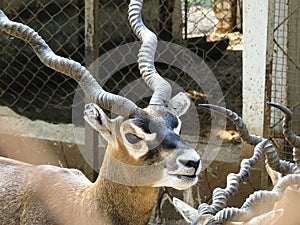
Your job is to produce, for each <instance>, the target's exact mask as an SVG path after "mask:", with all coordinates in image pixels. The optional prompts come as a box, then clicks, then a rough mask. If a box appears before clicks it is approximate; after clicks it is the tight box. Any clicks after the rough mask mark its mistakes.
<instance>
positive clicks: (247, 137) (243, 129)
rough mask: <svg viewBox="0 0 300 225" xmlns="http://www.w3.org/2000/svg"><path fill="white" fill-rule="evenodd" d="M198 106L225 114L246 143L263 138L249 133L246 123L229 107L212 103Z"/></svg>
mask: <svg viewBox="0 0 300 225" xmlns="http://www.w3.org/2000/svg"><path fill="white" fill-rule="evenodd" d="M199 106H201V107H203V108H206V109H209V108H210V109H211V110H213V111H215V112H218V113H220V114H223V115H226V116H227V117H228V118H229V119H230V120H231V121H232V122H233V123H234V125H235V126H236V128H237V131H238V133H239V135H240V137H241V138H242V140H243V141H245V142H246V143H248V144H250V145H257V144H258V143H259V142H261V141H262V140H263V138H262V137H260V136H256V135H252V134H249V131H248V129H247V126H246V124H245V123H244V121H243V120H242V118H241V117H239V116H238V114H236V113H235V112H233V111H231V110H229V109H226V108H224V107H221V106H217V105H212V104H199Z"/></svg>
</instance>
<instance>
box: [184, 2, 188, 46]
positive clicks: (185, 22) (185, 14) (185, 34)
mask: <svg viewBox="0 0 300 225" xmlns="http://www.w3.org/2000/svg"><path fill="white" fill-rule="evenodd" d="M187 14H188V0H185V1H184V39H185V40H187V26H188V16H187Z"/></svg>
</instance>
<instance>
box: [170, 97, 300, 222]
mask: <svg viewBox="0 0 300 225" xmlns="http://www.w3.org/2000/svg"><path fill="white" fill-rule="evenodd" d="M268 104H269V105H271V106H274V107H276V108H278V109H280V110H282V111H283V112H284V114H285V118H284V123H283V133H284V136H285V138H286V140H287V141H288V142H289V143H290V144H291V145H292V146H293V147H294V149H293V155H294V161H295V163H291V162H288V161H284V160H280V159H279V156H278V154H277V152H276V150H275V148H274V147H273V145H272V144H271V143H270V142H269V141H268V140H267V139H264V138H262V137H258V136H255V135H250V134H249V132H248V130H247V128H246V125H245V123H244V122H243V121H242V119H241V118H240V117H239V116H238V115H237V114H236V113H234V112H232V111H230V110H228V109H225V108H222V107H219V106H214V105H202V106H203V107H210V108H211V109H212V110H215V111H217V112H220V113H222V114H226V115H227V116H228V117H229V118H230V119H231V120H232V121H233V122H234V123H235V125H236V127H237V130H238V132H239V134H240V136H241V138H242V140H243V141H245V142H247V143H249V144H252V145H256V146H255V148H254V153H253V156H252V157H251V158H249V159H244V160H242V161H241V169H240V171H239V173H237V174H233V173H232V174H229V175H228V176H227V186H226V188H224V189H221V188H216V189H215V190H214V191H213V196H212V204H211V205H208V204H206V203H202V204H200V206H199V208H198V210H196V209H194V208H192V207H191V206H189V205H188V204H186V203H185V202H183V201H181V200H179V199H177V198H174V199H173V204H174V206H175V207H176V208H177V209H178V210H179V212H180V213H181V215H182V216H183V217H184V218H185V219H186V221H187V222H189V223H192V225H217V224H231V225H238V224H241V225H242V224H243V225H269V224H274V225H297V224H299V221H300V215H299V212H298V211H299V210H298V207H299V204H300V174H299V173H300V169H299V167H298V165H299V161H300V160H299V149H300V137H299V136H297V135H296V134H295V133H294V132H293V131H292V130H291V127H290V122H291V119H292V112H291V111H290V110H289V109H288V108H286V107H284V106H282V105H279V104H276V103H268ZM262 152H264V153H265V158H266V167H267V172H268V174H269V175H270V177H271V179H272V181H273V184H274V187H273V189H272V190H271V191H267V190H260V191H257V192H254V193H253V194H251V195H250V196H249V197H248V198H247V199H246V201H245V202H244V203H243V205H242V207H241V208H230V207H226V206H227V199H228V198H229V197H232V196H233V195H234V194H235V193H236V192H237V191H238V187H239V183H240V182H241V181H243V180H245V179H246V178H247V177H248V176H249V173H250V168H251V167H252V166H253V165H255V164H256V163H257V162H258V160H259V159H260V158H261V156H262Z"/></svg>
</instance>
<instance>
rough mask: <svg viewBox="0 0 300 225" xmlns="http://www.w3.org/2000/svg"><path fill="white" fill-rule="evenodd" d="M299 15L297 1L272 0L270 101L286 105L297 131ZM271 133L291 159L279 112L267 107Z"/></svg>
mask: <svg viewBox="0 0 300 225" xmlns="http://www.w3.org/2000/svg"><path fill="white" fill-rule="evenodd" d="M299 18H300V3H299V1H293V0H289V1H281V0H275V1H274V30H273V65H272V91H271V99H272V101H274V102H278V103H281V104H283V105H286V106H288V107H289V108H290V109H291V110H292V111H293V113H294V119H293V121H292V125H293V130H294V131H295V132H296V133H298V134H299V132H300V129H299V128H300V127H299V124H300V121H299V120H300V113H299V107H298V106H299V103H300V101H299V95H300V80H299V75H298V73H299V67H300V60H299V59H300V57H299V53H297V52H298V47H297V44H295V43H297V41H299V32H300V30H299V26H297V21H298V22H299ZM270 119H271V133H272V138H273V141H274V143H275V144H276V145H277V146H278V149H281V151H280V154H281V156H282V157H283V158H285V159H289V160H292V148H291V147H290V146H289V145H288V144H287V143H286V141H285V140H284V138H283V136H282V128H281V125H282V119H283V114H282V113H281V112H280V111H278V110H275V109H272V110H271V115H270Z"/></svg>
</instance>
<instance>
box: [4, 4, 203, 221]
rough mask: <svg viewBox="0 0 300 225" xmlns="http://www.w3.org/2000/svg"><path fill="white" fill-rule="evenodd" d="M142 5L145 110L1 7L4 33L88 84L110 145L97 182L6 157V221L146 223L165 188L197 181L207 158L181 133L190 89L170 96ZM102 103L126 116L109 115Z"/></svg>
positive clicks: (133, 8) (94, 122)
mask: <svg viewBox="0 0 300 225" xmlns="http://www.w3.org/2000/svg"><path fill="white" fill-rule="evenodd" d="M142 3H143V1H141V0H140V1H131V2H130V6H129V19H130V23H131V26H132V28H133V30H134V31H135V33H136V34H137V36H138V37H139V38H140V39H141V40H142V46H141V49H140V53H139V68H140V72H141V75H142V77H143V79H144V80H145V82H146V83H147V84H148V86H149V87H150V88H151V89H153V91H154V93H153V95H152V98H151V100H150V103H149V106H148V107H146V108H145V109H141V108H139V107H138V106H137V105H136V104H135V103H133V102H132V101H130V100H128V99H126V98H124V97H121V96H118V95H115V94H112V93H108V92H106V91H104V90H103V89H102V88H101V87H100V86H99V84H98V83H97V82H96V81H95V79H94V78H93V76H92V75H91V74H90V72H89V71H88V70H87V69H86V68H85V67H83V66H81V65H80V64H79V63H77V62H75V61H73V60H70V59H66V58H63V57H60V56H57V55H56V54H54V53H53V51H52V50H51V49H50V47H49V46H48V45H47V44H46V43H45V42H44V40H43V39H42V38H41V37H40V36H39V35H38V34H37V33H36V32H35V31H34V30H33V29H31V28H29V27H28V26H26V25H23V24H20V23H16V22H12V21H10V20H9V19H8V18H7V17H6V16H5V14H4V13H3V12H2V11H1V10H0V30H2V31H4V32H6V33H8V34H10V35H12V36H15V37H17V38H20V39H22V40H24V41H26V42H27V43H29V44H30V45H31V46H32V48H33V49H34V51H35V53H36V54H37V55H38V57H39V58H40V60H41V61H42V62H43V63H44V64H45V65H47V66H49V67H51V68H52V69H54V70H56V71H58V72H61V73H63V74H65V75H68V76H70V77H72V78H74V79H75V80H76V81H77V82H78V83H79V84H80V85H81V87H82V89H83V90H84V92H85V94H86V95H87V96H88V97H89V98H90V100H91V101H92V103H90V104H88V105H86V107H85V112H84V118H85V120H86V121H87V122H88V123H89V124H90V125H91V126H92V127H93V128H94V129H96V130H97V131H99V132H100V133H101V134H102V135H103V137H104V138H105V139H106V140H107V142H108V145H107V150H106V154H105V158H104V162H103V165H102V168H101V171H100V174H99V177H98V178H97V180H96V182H95V183H91V182H90V181H89V180H88V179H87V178H86V177H85V176H84V175H83V174H82V173H81V172H80V171H78V170H75V169H65V168H59V167H55V166H50V165H40V166H36V165H31V164H26V163H23V162H19V161H15V160H12V159H7V158H3V157H0V224H39V225H40V224H44V225H50V224H51V225H54V224H64V225H68V224H69V225H75V224H78V225H79V224H80V225H85V224H86V225H96V224H97V225H99V224H106V225H107V224H120V225H121V224H122V225H126V224H135V225H139V224H146V223H147V221H148V220H149V217H150V214H151V210H152V208H153V206H154V204H155V202H156V198H157V194H158V187H162V186H168V187H173V188H176V189H186V188H188V187H190V186H192V185H194V184H195V183H196V182H197V179H198V178H197V175H198V174H199V173H200V170H201V163H200V156H199V155H198V154H197V152H196V151H195V150H194V149H192V148H190V147H189V146H187V145H186V144H185V143H184V142H183V141H182V140H181V138H180V136H179V131H180V127H181V122H180V119H179V117H180V116H181V115H182V114H184V113H185V112H186V110H187V109H188V107H189V104H190V103H189V100H188V99H187V97H185V95H184V94H179V95H177V96H175V97H174V98H172V99H170V96H171V86H170V84H169V83H168V82H167V81H165V80H164V79H163V78H162V77H161V76H160V75H159V74H158V73H157V72H156V69H155V67H154V54H155V50H156V42H157V39H156V36H155V35H154V34H153V33H152V32H151V31H150V30H148V29H147V28H146V27H145V26H144V24H143V22H142V21H141V15H140V13H141V8H142ZM101 108H103V109H106V110H109V111H111V112H113V113H115V114H118V115H119V116H118V117H117V118H116V119H109V118H108V117H107V116H106V115H105V113H104V111H103V110H102V109H101Z"/></svg>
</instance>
